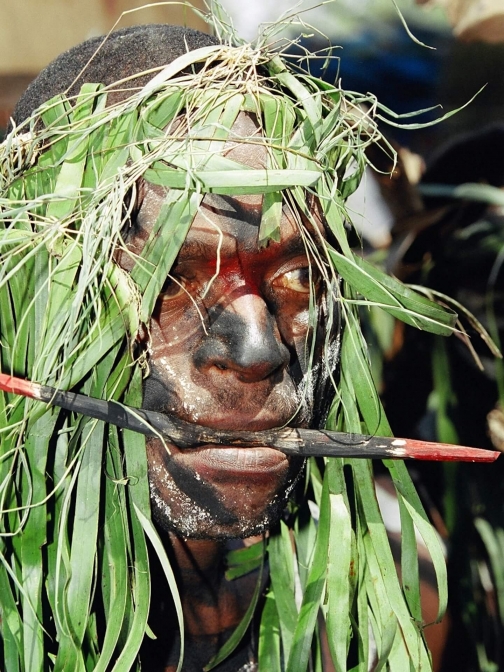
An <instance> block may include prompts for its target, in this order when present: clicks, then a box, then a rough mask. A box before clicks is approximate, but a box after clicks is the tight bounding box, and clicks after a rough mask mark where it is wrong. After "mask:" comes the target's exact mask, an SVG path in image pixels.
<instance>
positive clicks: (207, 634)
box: [144, 534, 258, 672]
mask: <svg viewBox="0 0 504 672" xmlns="http://www.w3.org/2000/svg"><path fill="white" fill-rule="evenodd" d="M163 541H164V543H165V547H166V550H167V552H168V555H169V557H170V561H171V564H172V567H173V571H174V573H175V576H176V580H177V586H178V589H179V594H180V599H181V602H182V611H183V614H184V631H185V644H186V646H185V648H186V664H185V666H184V669H187V670H188V671H189V670H190V671H191V672H192V671H193V670H201V669H202V668H203V667H204V665H205V664H206V663H208V662H209V660H210V658H212V656H213V655H215V654H216V653H217V651H218V650H219V649H220V647H221V646H222V644H223V643H224V642H225V641H226V639H227V638H228V637H229V636H230V634H231V632H232V631H233V630H234V629H235V628H236V626H237V625H238V624H239V623H240V621H241V619H242V618H243V616H244V614H245V611H246V609H247V607H248V605H249V604H250V601H251V599H252V595H253V592H254V589H255V586H256V582H257V579H258V575H257V573H255V572H254V573H250V574H248V575H246V576H243V577H241V578H239V579H235V580H233V581H228V580H227V579H226V577H225V570H226V563H225V556H226V553H227V551H228V548H227V543H226V542H225V541H214V540H208V541H207V540H203V541H201V540H186V539H182V538H180V537H177V536H175V535H173V534H166V535H165V536H164V537H163ZM166 590H167V588H166V580H165V578H164V575H161V574H160V573H159V571H156V575H155V577H153V586H152V605H153V607H154V609H152V610H151V616H150V619H149V620H150V624H151V627H152V629H153V631H154V633H155V634H156V636H157V640H156V641H155V642H151V643H150V644H149V645H148V650H147V649H146V650H145V659H144V662H145V663H150V656H151V655H155V657H156V659H158V660H159V661H160V662H161V661H162V660H164V661H166V660H167V659H169V660H170V663H169V664H168V666H163V667H159V668H158V667H157V665H154V664H151V667H148V668H147V669H152V670H154V669H162V670H163V672H172V670H175V669H176V664H174V660H176V659H177V657H178V654H177V651H178V646H179V631H178V626H177V619H176V617H175V614H174V613H173V611H172V609H171V608H169V607H168V605H169V603H170V602H171V599H170V598H169V596H167V595H166ZM162 595H165V597H164V598H162V597H161V596H162ZM160 598H161V599H160ZM155 605H160V608H158V609H156V606H155ZM243 644H244V646H245V647H246V646H247V643H246V641H244V642H243ZM170 651H171V653H170ZM240 655H243V654H240ZM232 659H233V656H231V659H230V661H229V663H230V664H231V666H232V665H233V660H232ZM172 661H173V663H172ZM165 664H166V663H165ZM238 667H239V666H238ZM238 667H231V668H229V669H238ZM219 669H220V667H219ZM226 669H227V668H226Z"/></svg>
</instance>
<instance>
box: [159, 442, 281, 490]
mask: <svg viewBox="0 0 504 672" xmlns="http://www.w3.org/2000/svg"><path fill="white" fill-rule="evenodd" d="M172 457H173V459H175V460H176V461H177V462H179V463H182V464H184V466H186V467H188V468H191V469H192V471H193V472H194V473H196V474H198V475H199V476H200V477H201V478H202V479H204V480H211V481H212V482H214V483H218V482H224V481H227V480H236V479H237V478H243V477H246V478H247V479H251V482H254V483H256V482H257V481H258V480H262V479H267V478H271V476H273V475H277V474H279V473H280V472H282V471H284V470H285V469H287V468H288V465H289V460H288V458H287V457H286V456H285V455H284V454H283V453H281V452H279V451H278V450H275V449H273V448H268V447H266V446H261V447H254V448H237V447H236V446H216V445H203V446H201V447H199V448H197V449H192V450H191V449H189V450H188V449H186V450H184V451H183V452H181V451H177V452H176V453H172Z"/></svg>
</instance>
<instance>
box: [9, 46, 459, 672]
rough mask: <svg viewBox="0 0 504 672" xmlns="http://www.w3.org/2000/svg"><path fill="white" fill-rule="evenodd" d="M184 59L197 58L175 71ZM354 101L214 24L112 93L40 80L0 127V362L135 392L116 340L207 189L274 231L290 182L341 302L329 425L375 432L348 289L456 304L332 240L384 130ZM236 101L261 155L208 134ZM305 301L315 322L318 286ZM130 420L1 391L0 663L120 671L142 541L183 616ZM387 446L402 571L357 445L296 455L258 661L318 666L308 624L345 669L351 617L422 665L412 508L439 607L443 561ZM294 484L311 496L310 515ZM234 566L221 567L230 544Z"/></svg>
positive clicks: (413, 303) (157, 280)
mask: <svg viewBox="0 0 504 672" xmlns="http://www.w3.org/2000/svg"><path fill="white" fill-rule="evenodd" d="M195 62H200V63H203V64H204V68H203V69H202V70H201V71H200V72H199V73H192V74H184V72H183V71H184V69H185V68H187V66H188V65H191V64H193V63H195ZM366 102H369V103H370V104H371V107H372V108H374V104H375V101H374V99H373V98H372V97H371V96H369V97H368V98H366V97H363V96H358V95H357V94H351V93H345V92H344V91H342V90H341V89H339V88H338V87H331V86H329V85H327V84H326V83H323V82H321V81H319V80H317V79H315V78H313V77H311V76H309V75H304V74H299V73H296V72H295V70H294V69H293V68H291V67H290V66H288V65H286V63H284V62H283V61H282V60H281V59H280V57H279V56H278V55H276V54H274V53H272V52H270V51H268V50H267V49H265V48H264V47H261V48H258V49H254V48H253V47H251V46H250V45H249V46H242V47H238V48H233V47H229V46H227V45H226V44H222V45H219V46H215V47H208V48H205V49H200V50H198V51H197V52H190V53H188V54H186V55H184V56H183V57H182V58H180V59H178V60H177V61H175V62H174V63H172V64H170V66H168V67H167V68H166V69H165V70H163V71H162V72H161V73H160V74H159V75H158V76H156V77H155V78H154V79H153V80H151V82H150V83H149V84H148V85H147V86H146V87H144V89H142V90H140V91H139V92H137V93H135V94H133V95H132V96H131V97H130V98H128V99H127V100H126V101H125V102H123V103H120V104H116V105H114V106H111V107H107V90H106V89H104V88H103V87H101V86H100V85H98V84H96V85H94V84H92V85H85V86H84V87H83V88H82V90H81V92H80V94H79V97H78V99H77V100H76V101H73V103H74V106H73V107H72V105H71V104H70V101H68V100H67V99H66V98H65V97H64V96H60V97H58V98H57V99H54V100H52V101H49V102H48V103H47V104H46V105H44V106H43V108H42V109H41V110H40V111H39V114H38V115H36V116H35V117H34V118H33V119H32V120H31V121H30V124H29V126H27V127H26V128H23V129H19V130H18V131H15V132H13V133H11V134H10V135H9V136H8V138H7V139H6V141H5V142H4V143H3V145H2V146H1V149H0V165H1V166H2V171H1V175H0V189H1V192H0V259H1V266H0V306H1V314H0V368H1V370H2V371H3V372H12V373H14V374H16V375H18V376H23V377H26V378H28V379H30V380H34V381H37V382H40V383H43V384H51V385H53V386H56V387H60V388H63V389H69V388H72V389H73V390H75V391H80V392H83V393H86V394H90V395H93V396H96V397H101V398H106V399H117V400H119V401H124V402H127V403H130V404H132V405H136V406H140V404H141V375H142V370H143V368H144V367H145V361H144V360H143V358H142V357H138V356H137V355H136V352H135V347H134V344H135V338H136V336H137V333H138V329H139V325H140V324H141V323H142V322H145V323H147V322H148V320H149V318H150V315H151V313H152V311H153V309H154V304H155V301H156V298H157V296H158V294H159V291H160V289H161V287H162V285H163V283H164V282H165V279H166V277H167V275H168V274H169V272H170V268H171V266H172V264H173V262H174V260H175V258H176V256H177V253H178V251H179V249H180V247H181V245H182V243H183V241H184V238H185V236H186V234H187V231H188V229H189V227H190V226H191V222H192V220H193V218H194V216H195V214H196V213H197V212H198V208H199V206H200V204H201V201H202V198H203V197H204V194H205V193H209V192H216V193H222V194H242V193H261V194H264V195H265V196H264V211H263V218H262V223H261V230H260V237H261V241H262V243H263V244H264V245H267V244H268V242H269V241H271V240H273V241H274V240H277V239H278V229H279V225H280V224H279V223H280V213H281V206H282V203H284V202H289V203H294V204H295V206H296V208H297V210H298V213H299V222H298V225H299V231H300V235H301V236H303V238H304V240H306V246H307V251H308V254H309V256H310V258H311V259H312V262H313V264H314V265H317V266H318V268H319V270H320V272H321V274H322V275H323V276H324V279H325V282H326V287H327V290H326V291H327V300H328V304H329V306H330V308H329V312H330V316H331V318H332V319H336V318H335V316H336V314H337V313H338V312H339V313H340V314H341V316H342V319H343V322H344V324H345V328H344V334H343V341H342V345H341V367H340V373H339V377H338V378H337V379H335V380H334V384H335V389H334V395H335V398H334V403H333V406H332V409H331V413H330V416H329V427H330V428H334V429H339V430H343V431H349V432H360V433H361V432H362V433H369V434H374V433H379V434H388V433H389V432H390V429H389V427H388V423H387V421H386V418H385V414H384V412H383V408H382V406H381V403H380V400H379V398H378V395H377V392H376V389H375V384H374V382H373V378H372V374H371V369H370V363H369V359H368V353H367V345H366V342H365V340H364V337H363V334H362V331H361V325H360V319H359V312H358V311H359V307H360V306H361V305H367V306H372V305H374V306H379V307H380V308H383V309H384V310H385V311H387V312H389V313H390V314H392V315H394V316H396V317H398V318H399V319H403V320H404V321H406V322H408V323H410V324H414V325H415V326H417V327H419V328H422V329H428V330H431V331H433V332H435V333H438V334H443V335H446V334H449V333H451V331H453V324H454V315H453V314H452V313H451V312H450V311H447V310H444V309H442V308H440V307H439V306H438V305H437V304H436V303H434V302H433V301H431V300H429V299H427V298H425V297H424V296H422V295H421V294H419V293H416V292H415V291H414V290H411V289H408V288H406V287H405V286H404V285H402V284H401V283H399V282H398V281H396V280H393V279H391V278H389V277H387V276H386V275H385V274H383V273H382V272H381V271H379V270H378V269H377V268H375V267H373V266H371V265H370V264H368V263H367V262H365V261H363V260H362V259H360V258H359V257H358V256H357V255H356V254H355V253H354V251H353V250H351V249H350V247H349V245H348V240H347V233H348V229H347V226H348V217H347V215H346V212H345V207H344V200H345V198H346V197H347V196H348V195H349V194H350V193H352V192H353V191H354V190H355V188H356V186H357V184H358V182H359V180H360V177H361V175H362V172H363V170H364V167H365V164H366V159H365V154H364V150H365V148H366V146H367V145H368V144H369V143H370V142H373V141H375V140H376V139H377V138H378V137H379V132H378V130H377V127H376V124H375V121H374V119H373V117H372V115H370V114H366V115H363V113H362V105H363V104H364V103H366ZM242 110H243V111H248V112H252V113H253V114H254V115H256V118H257V120H258V122H259V124H260V125H261V127H262V130H263V137H258V136H257V135H255V136H254V137H253V138H252V137H251V138H248V139H247V138H246V139H243V141H244V142H251V143H252V142H254V143H257V142H261V143H263V144H264V146H265V148H266V151H267V157H268V165H267V166H266V167H265V169H264V170H251V169H250V168H248V167H247V166H243V165H241V164H239V163H236V162H234V161H232V160H230V159H228V158H226V157H225V156H223V152H224V150H225V149H226V141H227V140H228V137H229V134H230V132H231V127H232V125H233V123H234V121H235V119H236V117H237V115H238V113H239V112H240V111H242ZM182 111H183V112H184V114H183V117H181V115H180V113H181V112H182ZM39 118H41V119H42V120H43V122H44V126H43V127H41V126H40V125H38V124H37V120H38V119H39ZM20 131H26V133H24V134H22V133H21V132H20ZM141 177H143V178H144V179H145V180H147V181H149V182H152V183H154V184H157V185H162V186H163V187H165V188H166V189H167V196H166V200H165V203H164V206H163V208H162V210H161V213H160V215H159V218H158V221H157V223H156V225H155V226H154V229H153V231H152V234H151V236H150V238H149V240H147V242H146V244H145V246H144V248H143V250H142V253H141V255H140V256H139V257H137V258H134V259H133V270H132V272H131V274H130V275H128V274H127V273H126V272H125V271H123V270H122V269H121V268H120V267H119V266H118V265H117V264H116V263H115V261H114V251H115V250H116V249H117V248H120V247H121V246H123V245H124V243H123V240H122V231H123V228H124V227H125V226H126V225H127V224H128V213H127V212H125V208H124V204H125V203H127V202H128V198H127V197H128V196H129V195H130V194H132V193H134V189H135V185H136V183H137V182H138V180H139V178H141ZM168 189H169V191H168ZM313 197H316V198H317V199H318V202H319V203H320V206H321V209H322V212H323V215H324V218H325V221H326V224H327V227H328V228H329V229H330V230H331V232H332V233H333V235H334V237H335V239H336V240H337V249H336V248H334V247H332V246H331V244H330V243H329V242H328V241H327V240H325V239H323V238H320V239H316V240H315V239H314V234H313V231H312V232H310V229H309V228H308V227H307V226H306V220H308V221H313V214H312V210H311V206H310V204H311V202H312V199H313ZM303 218H304V219H303ZM315 230H317V229H316V227H315ZM331 311H332V312H331ZM311 317H312V326H314V327H315V320H316V319H317V311H316V310H315V306H312V311H311ZM326 346H327V347H326V351H325V352H324V361H325V366H326V368H328V369H331V371H332V368H333V366H334V352H335V350H334V344H333V343H331V342H330V341H329V339H328V340H327V343H326ZM143 441H144V440H143V438H142V437H141V436H139V435H133V434H131V433H129V432H126V431H125V432H123V433H121V434H119V433H118V431H117V430H116V429H115V428H114V427H109V426H106V425H104V424H103V423H100V422H97V421H94V420H89V419H87V418H83V417H75V416H73V415H71V414H68V413H65V412H62V411H59V410H57V409H54V408H47V407H46V406H44V405H42V404H40V403H37V402H34V401H29V400H25V399H19V398H17V397H15V396H13V395H9V394H5V393H4V394H1V395H0V450H1V453H0V562H1V563H2V566H1V568H0V594H1V598H0V614H1V624H0V628H1V634H2V641H3V654H2V655H3V662H2V663H1V664H0V666H2V668H3V669H5V670H6V672H14V671H15V670H24V671H26V672H28V671H29V672H37V671H38V670H40V671H42V670H47V669H51V670H55V671H57V670H61V671H63V670H76V671H80V670H82V671H84V670H106V669H107V670H108V669H112V670H114V671H115V672H125V671H127V670H130V669H136V666H137V665H138V663H137V662H136V660H137V654H138V651H139V647H140V645H141V642H142V640H143V638H144V635H145V633H146V632H147V631H148V626H147V618H148V613H149V595H150V574H149V564H148V556H147V539H148V540H149V541H150V543H151V545H152V547H153V549H154V552H155V553H156V554H157V555H158V556H159V558H160V561H161V565H162V567H163V569H164V571H165V575H166V580H167V582H168V584H169V586H170V588H171V590H172V593H173V596H174V600H175V604H176V607H177V612H178V619H179V625H180V628H181V630H182V628H183V624H182V620H183V614H182V611H181V605H180V600H179V598H178V596H177V590H176V585H175V580H174V577H173V574H172V571H171V568H170V566H169V563H168V560H167V558H166V555H165V551H164V548H163V545H162V543H161V541H160V540H159V538H158V536H157V533H156V530H155V528H154V526H153V524H152V521H151V518H150V503H149V491H148V483H147V462H146V456H145V450H144V448H143ZM387 467H388V468H389V470H390V472H391V474H392V477H393V481H394V485H395V487H396V490H397V494H398V498H399V502H400V506H401V520H402V524H403V548H402V559H401V566H402V583H401V581H400V579H399V578H398V574H397V571H396V567H395V564H394V561H393V558H392V554H391V551H390V547H389V543H388V540H387V533H386V530H385V527H384V524H383V521H382V519H381V514H380V511H379V508H378V504H377V501H376V496H375V490H374V483H373V473H372V467H371V463H369V462H366V461H359V460H346V461H345V460H336V459H334V460H326V462H325V463H324V464H318V463H316V462H315V461H314V462H313V463H312V464H311V465H310V467H309V470H308V473H309V476H310V478H309V480H308V482H307V486H306V487H307V497H306V501H305V502H304V503H303V504H302V505H300V506H299V508H297V509H296V510H295V511H293V513H292V520H291V521H290V525H289V526H287V525H286V524H284V523H282V525H281V528H280V531H279V533H278V534H272V535H271V537H270V539H269V540H268V543H267V554H268V558H269V566H270V571H271V583H270V585H269V588H268V591H267V594H266V598H265V606H264V608H263V612H262V621H261V627H260V639H259V664H260V668H261V669H262V670H268V671H269V670H282V669H285V670H288V671H289V672H301V671H304V670H306V669H308V668H309V666H310V665H314V669H321V668H320V665H321V662H320V661H321V648H320V647H321V636H322V633H323V632H325V633H326V634H327V638H328V642H329V649H330V653H331V656H332V658H333V662H334V664H335V666H336V669H337V670H338V672H342V671H344V670H347V669H348V668H347V660H348V656H349V651H350V648H351V647H353V649H355V653H354V654H353V655H354V657H356V660H357V662H356V663H355V665H354V667H353V668H352V669H354V670H367V669H368V664H369V651H370V646H369V632H370V629H371V630H372V633H373V637H374V641H375V643H376V646H377V650H378V657H379V669H390V670H396V671H397V672H404V670H406V669H414V670H420V669H421V670H429V669H431V668H430V660H429V654H428V652H427V650H426V647H425V644H424V640H423V634H422V627H423V626H422V620H421V614H420V608H419V579H418V559H417V556H416V541H415V537H414V529H415V528H416V529H418V531H419V532H420V534H421V535H422V536H423V538H424V540H425V542H426V544H427V546H428V548H429V549H430V552H431V555H432V557H433V561H434V566H435V569H436V573H437V576H438V583H439V590H440V596H441V605H442V606H441V608H440V611H442V609H443V606H444V604H445V597H446V593H445V574H444V564H443V562H442V556H441V552H440V549H439V544H438V541H437V537H436V535H435V534H434V532H433V531H432V529H431V528H430V526H429V524H428V521H427V518H426V515H425V513H424V511H423V509H422V506H421V504H420V502H419V499H418V497H417V495H416V493H415V490H414V488H413V486H412V484H411V482H410V479H409V476H408V474H407V471H406V469H405V468H404V467H403V465H402V464H400V463H390V464H387ZM349 486H350V487H349ZM308 502H311V503H310V504H308ZM308 506H311V507H312V509H313V508H317V509H318V521H317V523H315V522H314V519H313V516H312V515H311V514H310V512H309V511H308ZM263 556H264V553H261V554H255V555H254V553H252V555H249V554H247V555H246V556H245V557H244V558H242V562H243V563H246V566H247V567H251V566H254V565H257V562H258V559H260V562H263ZM231 564H234V569H233V575H235V576H238V575H239V574H240V569H239V566H240V560H239V558H235V561H234V563H231ZM230 571H231V570H230ZM260 591H261V584H260V583H258V587H257V590H256V594H255V596H254V602H253V603H252V604H251V605H250V608H249V610H248V612H247V614H246V616H245V619H244V621H243V623H242V624H241V625H240V627H239V628H238V630H237V631H236V633H235V634H234V635H233V637H232V638H231V639H230V640H229V641H228V642H227V643H226V645H225V647H224V649H223V650H222V651H221V653H220V654H219V655H218V656H217V658H216V659H215V660H214V661H213V663H212V665H215V664H217V663H218V661H219V660H222V659H223V658H224V657H225V655H227V654H228V653H229V652H230V651H231V650H232V649H233V647H234V646H236V645H237V643H238V642H239V640H240V638H241V636H242V635H243V633H244V632H245V630H246V627H247V625H248V623H249V621H250V619H251V618H252V615H253V612H254V610H255V606H256V601H258V600H259V597H260ZM440 615H441V613H440ZM98 622H99V623H100V624H101V623H103V627H102V626H101V625H100V628H98ZM181 655H182V654H181ZM212 665H210V666H209V668H208V669H211V667H212Z"/></svg>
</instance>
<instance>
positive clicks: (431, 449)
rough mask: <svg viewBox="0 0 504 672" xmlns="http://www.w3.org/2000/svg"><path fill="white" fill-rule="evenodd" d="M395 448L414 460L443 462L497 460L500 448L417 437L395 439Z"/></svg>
mask: <svg viewBox="0 0 504 672" xmlns="http://www.w3.org/2000/svg"><path fill="white" fill-rule="evenodd" d="M393 445H394V448H396V449H398V450H400V451H401V452H402V451H404V457H409V458H411V459H414V460H433V461H439V462H440V461H442V462H495V460H496V459H497V458H498V457H499V455H500V452H499V451H498V450H485V449H483V448H469V447H467V446H456V445H452V444H449V443H431V442H429V441H417V440H415V439H395V440H394V442H393Z"/></svg>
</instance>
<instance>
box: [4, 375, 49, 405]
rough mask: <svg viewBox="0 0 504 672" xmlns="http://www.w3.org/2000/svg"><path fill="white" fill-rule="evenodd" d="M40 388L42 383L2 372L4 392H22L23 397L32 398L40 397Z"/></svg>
mask: <svg viewBox="0 0 504 672" xmlns="http://www.w3.org/2000/svg"><path fill="white" fill-rule="evenodd" d="M39 388H40V385H38V384H37V383H32V382H31V381H29V380H23V379H22V378H15V377H14V376H9V375H8V374H6V373H0V390H3V392H10V393H12V394H20V395H22V396H23V397H30V398H31V399H40V394H39Z"/></svg>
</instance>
